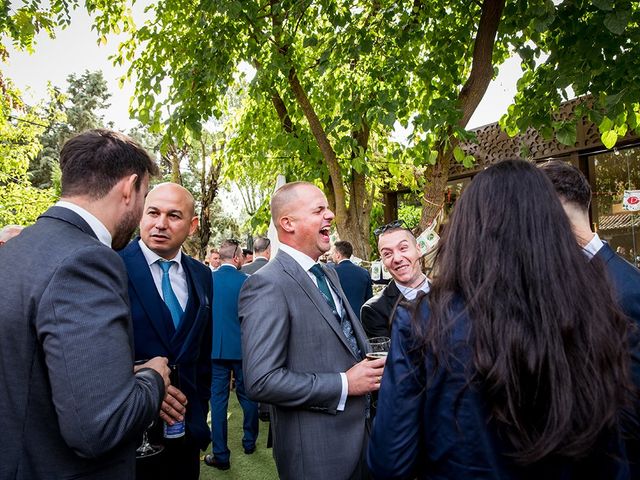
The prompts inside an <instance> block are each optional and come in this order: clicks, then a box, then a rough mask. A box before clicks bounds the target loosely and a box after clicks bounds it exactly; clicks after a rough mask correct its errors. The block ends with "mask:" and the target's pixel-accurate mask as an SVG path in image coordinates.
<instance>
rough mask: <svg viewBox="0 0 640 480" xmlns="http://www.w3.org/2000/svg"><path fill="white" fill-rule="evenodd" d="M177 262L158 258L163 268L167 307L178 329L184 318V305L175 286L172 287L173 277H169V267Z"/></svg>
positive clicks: (163, 286) (164, 294)
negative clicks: (174, 289) (175, 290)
mask: <svg viewBox="0 0 640 480" xmlns="http://www.w3.org/2000/svg"><path fill="white" fill-rule="evenodd" d="M173 263H175V262H167V261H166V260H158V265H160V268H161V269H162V296H163V297H164V303H166V304H167V308H168V309H169V312H170V313H171V319H172V320H173V326H174V327H176V330H177V329H178V325H180V319H181V318H182V314H183V313H184V312H183V311H182V307H181V306H180V302H179V301H178V297H176V294H175V292H174V291H173V288H171V279H170V278H169V269H170V268H171V265H172V264H173Z"/></svg>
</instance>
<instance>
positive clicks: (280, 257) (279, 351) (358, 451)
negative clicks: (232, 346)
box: [239, 250, 368, 480]
mask: <svg viewBox="0 0 640 480" xmlns="http://www.w3.org/2000/svg"><path fill="white" fill-rule="evenodd" d="M325 272H326V275H327V278H328V279H329V281H330V282H331V284H332V286H333V287H334V289H336V290H337V292H338V294H339V295H340V297H341V299H342V303H343V306H344V308H345V310H346V311H347V312H348V313H347V314H348V315H349V318H350V319H351V322H352V324H353V329H354V333H355V335H356V338H357V340H358V343H359V345H360V348H361V350H362V351H363V352H366V351H367V349H368V344H367V340H366V336H365V333H364V330H363V329H362V325H361V324H360V322H359V320H358V319H357V317H356V316H355V315H354V314H353V312H352V311H351V308H350V307H349V306H348V305H349V304H348V301H347V299H346V297H345V295H344V292H343V291H342V288H341V287H340V282H339V280H338V276H337V274H336V273H335V271H333V270H332V269H329V268H325ZM239 304H240V311H239V315H240V324H241V328H242V351H243V369H244V377H245V386H246V388H247V393H248V395H249V396H250V397H251V398H252V399H253V400H256V401H259V402H266V403H269V404H271V405H272V411H271V413H272V416H271V422H272V427H273V454H274V457H275V460H276V465H277V467H278V473H279V475H280V478H282V479H296V480H299V479H305V480H314V479H327V478H330V479H333V480H344V479H347V478H349V477H350V475H351V474H352V473H353V472H354V471H355V470H356V467H357V466H358V462H359V460H360V457H361V455H362V448H363V444H364V442H365V434H366V428H367V419H366V417H365V409H366V398H365V397H364V396H363V397H348V399H347V403H346V408H345V409H344V411H340V412H339V411H337V410H336V409H337V407H338V403H339V400H340V394H341V391H342V382H341V378H340V375H339V373H340V372H346V371H347V370H348V369H349V368H351V367H352V366H353V365H354V364H355V363H357V362H358V361H359V359H357V358H356V357H355V355H354V354H353V353H352V351H351V350H350V349H349V346H348V344H347V341H346V338H345V337H344V334H343V333H342V329H341V327H340V325H339V323H338V320H337V319H336V318H335V317H334V316H333V314H332V313H331V309H330V307H329V306H328V305H327V303H326V301H325V299H324V297H323V296H322V294H321V293H320V290H318V288H317V287H316V285H315V284H314V282H313V281H312V280H311V278H309V276H308V274H307V273H306V272H305V271H304V270H303V269H302V268H301V267H300V265H299V264H298V263H297V262H296V261H295V260H294V259H293V258H291V256H289V255H287V254H286V253H285V252H283V251H281V250H280V251H279V252H278V254H277V256H276V258H275V259H274V261H271V262H269V264H268V265H266V266H265V267H263V268H261V269H260V270H259V271H258V272H257V273H255V274H254V275H251V276H250V277H249V278H248V279H247V281H246V282H245V283H244V286H243V288H242V290H241V292H240V300H239ZM265 304H267V305H268V306H269V308H265Z"/></svg>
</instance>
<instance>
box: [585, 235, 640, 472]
mask: <svg viewBox="0 0 640 480" xmlns="http://www.w3.org/2000/svg"><path fill="white" fill-rule="evenodd" d="M594 258H598V259H600V260H602V261H603V262H604V264H605V267H606V269H607V273H608V274H609V278H610V279H611V281H612V283H613V287H614V291H615V293H616V296H617V299H618V303H619V305H620V308H621V309H622V311H623V312H624V313H625V315H627V317H629V319H630V320H631V321H632V323H633V325H634V328H635V329H634V330H632V331H631V336H630V346H631V374H632V379H633V382H634V384H635V385H636V388H637V389H638V391H640V270H638V269H637V268H636V267H634V266H633V265H631V264H630V263H629V262H627V261H626V260H625V259H623V258H622V257H620V256H619V255H617V254H616V253H615V252H614V251H613V250H612V249H611V247H610V246H609V244H608V243H605V244H604V245H603V246H602V248H601V249H600V250H598V253H596V255H595V257H594ZM639 418H640V398H638V401H637V402H636V405H635V412H632V413H631V414H630V416H629V418H628V420H627V423H626V424H625V427H626V429H627V430H628V432H627V435H628V437H629V438H631V439H633V440H632V441H629V442H628V444H627V449H628V450H629V459H630V460H631V462H632V466H631V468H632V473H633V477H632V478H637V479H640V421H639Z"/></svg>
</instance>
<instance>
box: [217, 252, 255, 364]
mask: <svg viewBox="0 0 640 480" xmlns="http://www.w3.org/2000/svg"><path fill="white" fill-rule="evenodd" d="M247 278H249V275H247V274H246V273H242V272H241V271H239V270H237V269H236V268H235V267H234V266H229V265H226V266H225V264H224V263H223V264H222V265H220V268H218V270H216V271H215V272H213V298H215V299H216V301H215V302H213V345H212V348H211V358H212V359H219V360H241V359H242V346H241V345H240V320H238V296H239V295H240V288H242V284H243V283H244V282H245V280H246V279H247Z"/></svg>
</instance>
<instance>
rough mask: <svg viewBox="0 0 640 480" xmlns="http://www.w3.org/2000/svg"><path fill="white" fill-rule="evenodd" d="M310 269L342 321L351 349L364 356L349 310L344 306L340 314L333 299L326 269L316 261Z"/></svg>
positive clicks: (324, 295) (341, 325)
mask: <svg viewBox="0 0 640 480" xmlns="http://www.w3.org/2000/svg"><path fill="white" fill-rule="evenodd" d="M309 271H310V272H311V273H313V275H314V276H315V277H316V279H317V280H318V289H319V290H320V292H321V293H322V296H323V297H324V299H325V300H326V301H327V303H328V304H329V306H330V307H331V311H332V312H333V314H334V316H335V317H336V318H337V319H338V321H339V322H340V327H341V328H342V333H344V336H345V338H346V339H347V343H348V344H349V347H350V348H351V351H352V352H353V354H354V355H355V356H356V357H357V358H362V352H361V351H360V349H359V348H358V342H357V340H356V336H355V335H354V333H353V325H351V321H350V320H349V318H348V316H347V312H346V311H345V309H344V308H343V309H342V312H343V313H342V316H340V315H338V310H337V308H336V304H335V302H334V301H333V296H332V295H331V290H329V284H328V283H327V277H326V275H325V273H324V270H322V267H321V266H320V265H319V264H317V263H316V264H315V265H314V266H313V267H311V268H310V269H309Z"/></svg>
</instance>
